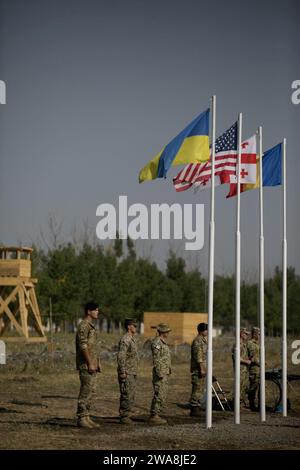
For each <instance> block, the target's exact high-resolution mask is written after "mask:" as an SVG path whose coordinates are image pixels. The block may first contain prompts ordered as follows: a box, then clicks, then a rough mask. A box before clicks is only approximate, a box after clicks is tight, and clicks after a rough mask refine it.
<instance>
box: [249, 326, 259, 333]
mask: <svg viewBox="0 0 300 470" xmlns="http://www.w3.org/2000/svg"><path fill="white" fill-rule="evenodd" d="M256 331H257V332H258V333H260V329H259V328H258V326H253V327H252V330H251V332H252V333H255V332H256Z"/></svg>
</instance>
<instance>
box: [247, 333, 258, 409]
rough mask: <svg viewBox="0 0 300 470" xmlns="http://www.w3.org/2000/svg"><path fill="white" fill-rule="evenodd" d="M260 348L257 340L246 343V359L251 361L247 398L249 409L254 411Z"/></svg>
mask: <svg viewBox="0 0 300 470" xmlns="http://www.w3.org/2000/svg"><path fill="white" fill-rule="evenodd" d="M259 355H260V347H259V340H256V339H254V338H252V339H251V340H250V341H248V357H249V359H251V364H250V367H249V382H250V386H249V391H248V398H249V404H250V408H251V409H255V398H256V395H257V394H258V390H259V384H260V357H259Z"/></svg>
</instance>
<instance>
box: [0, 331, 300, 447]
mask: <svg viewBox="0 0 300 470" xmlns="http://www.w3.org/2000/svg"><path fill="white" fill-rule="evenodd" d="M116 342H117V337H113V336H108V335H103V337H102V350H103V352H102V356H103V359H102V362H103V368H104V372H103V374H101V375H100V376H99V381H98V390H97V398H96V400H95V406H94V410H93V416H94V419H95V421H97V422H98V423H99V424H100V428H99V429H96V430H93V431H92V430H85V429H79V428H77V427H76V420H75V411H76V404H77V395H78V391H79V380H78V376H77V373H76V371H74V350H73V335H68V336H60V335H59V336H57V337H56V338H55V351H54V358H53V361H52V360H51V357H49V354H48V352H47V351H46V349H45V345H32V346H23V347H21V346H20V345H18V346H17V345H9V346H8V354H9V356H8V364H7V365H6V366H0V448H1V449H93V450H99V449H104V450H109V449H111V450H116V449H120V450H125V449H128V450H131V449H152V450H154V449H157V450H160V449H165V450H168V449H174V450H176V449H178V450H179V449H180V450H185V449H187V450H188V449H300V381H299V382H293V383H292V386H293V390H290V391H289V397H290V400H291V410H290V412H289V416H288V417H287V418H282V416H281V415H280V414H279V413H271V412H268V413H267V422H266V423H264V424H260V421H259V414H258V413H253V412H250V411H245V412H243V413H242V415H241V424H240V425H239V426H235V425H234V419H233V413H232V412H229V411H227V412H222V411H214V413H213V429H211V430H209V431H207V430H206V429H205V413H204V412H203V416H202V417H200V418H191V417H190V416H189V410H188V409H187V408H186V404H187V402H188V399H189V394H190V376H189V364H188V356H189V348H188V347H184V346H182V347H178V348H177V350H176V351H173V357H174V360H173V374H172V377H171V380H170V390H169V399H168V406H167V408H166V411H165V416H166V417H167V419H168V422H169V424H168V426H162V427H149V426H148V424H147V419H148V413H149V406H150V402H151V397H152V386H151V361H150V357H149V351H148V350H147V348H146V349H144V350H143V352H142V356H143V357H142V360H141V366H140V377H139V382H138V390H137V397H136V412H137V417H136V418H135V425H134V426H130V427H128V426H126V427H125V426H122V425H120V424H119V422H118V399H119V390H118V384H117V378H116V367H115V352H114V351H115V344H116ZM231 344H232V339H231V338H223V339H222V340H218V342H217V343H216V345H215V357H214V359H215V370H214V373H215V374H216V375H217V376H218V378H219V381H220V383H221V384H222V386H223V388H224V389H225V390H226V391H227V392H228V395H229V394H230V390H231V389H232V380H233V377H232V366H231V362H230V347H231ZM141 345H142V338H141ZM279 346H280V345H279V342H278V341H277V340H275V339H274V340H272V341H269V343H268V344H267V366H268V367H271V366H274V367H276V366H278V365H279V355H278V352H279V350H280V349H279ZM289 372H293V373H298V374H299V373H300V370H299V367H298V368H297V367H295V366H294V367H292V366H291V364H289Z"/></svg>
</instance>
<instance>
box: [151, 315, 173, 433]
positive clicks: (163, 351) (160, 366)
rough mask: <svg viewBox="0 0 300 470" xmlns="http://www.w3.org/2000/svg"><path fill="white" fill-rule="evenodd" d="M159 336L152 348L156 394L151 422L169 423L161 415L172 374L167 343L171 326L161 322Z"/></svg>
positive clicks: (158, 330)
mask: <svg viewBox="0 0 300 470" xmlns="http://www.w3.org/2000/svg"><path fill="white" fill-rule="evenodd" d="M156 329H157V332H158V336H157V337H156V338H154V339H153V340H152V343H151V350H152V358H153V371H152V383H153V390H154V396H153V400H152V404H151V410H150V415H151V416H150V419H149V423H150V424H167V420H165V419H163V418H161V417H160V414H161V412H162V409H163V406H164V404H165V401H166V399H167V393H168V378H169V375H170V374H171V353H170V349H169V346H168V345H167V343H166V339H167V337H168V334H169V332H170V331H171V330H170V328H169V326H168V325H166V324H164V323H160V324H159V325H158V326H157V327H156Z"/></svg>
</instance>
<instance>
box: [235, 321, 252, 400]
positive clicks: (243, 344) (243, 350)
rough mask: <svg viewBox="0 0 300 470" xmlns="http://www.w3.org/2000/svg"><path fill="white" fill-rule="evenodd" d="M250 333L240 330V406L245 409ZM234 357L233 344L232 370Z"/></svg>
mask: <svg viewBox="0 0 300 470" xmlns="http://www.w3.org/2000/svg"><path fill="white" fill-rule="evenodd" d="M249 335H250V331H247V329H246V328H241V330H240V338H241V341H240V384H241V385H240V401H241V405H242V406H243V407H244V408H246V405H247V392H248V386H249V366H250V364H251V361H250V359H249V357H248V338H249ZM234 355H235V344H234V345H233V347H232V361H233V368H234V367H235V365H234Z"/></svg>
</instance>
